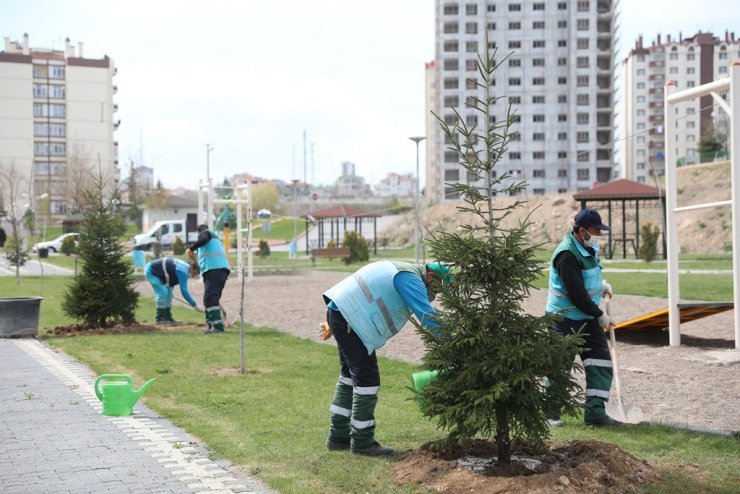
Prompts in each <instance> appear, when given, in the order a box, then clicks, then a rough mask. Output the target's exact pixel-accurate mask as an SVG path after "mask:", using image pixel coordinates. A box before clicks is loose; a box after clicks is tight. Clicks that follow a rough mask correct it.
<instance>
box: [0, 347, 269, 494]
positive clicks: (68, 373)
mask: <svg viewBox="0 0 740 494" xmlns="http://www.w3.org/2000/svg"><path fill="white" fill-rule="evenodd" d="M95 378H96V376H95V375H94V374H93V373H92V372H91V371H90V370H89V369H88V368H87V367H85V366H83V365H81V364H80V363H78V362H77V361H75V360H74V359H72V358H70V357H68V356H64V355H60V354H58V353H56V352H54V351H53V350H51V349H50V348H49V347H47V346H46V345H44V344H43V343H41V342H40V341H38V340H35V339H32V338H23V339H0V412H1V413H2V415H0V492H2V493H3V494H11V493H12V494H15V493H22V494H26V493H28V494H31V493H32V494H38V493H54V494H58V493H74V494H77V493H93V492H94V493H101V492H105V493H178V494H179V493H197V492H208V493H237V492H241V493H255V494H270V493H272V492H273V491H271V490H269V489H268V488H266V487H265V486H264V485H262V484H261V483H260V482H259V481H257V480H255V479H253V478H250V477H248V476H247V475H245V474H243V473H239V472H237V471H236V469H234V468H233V467H231V466H230V465H229V464H228V463H227V462H224V461H219V462H214V461H211V460H210V459H209V458H208V452H207V451H206V450H205V448H204V447H202V446H201V445H200V444H199V442H198V440H197V439H195V438H194V437H193V436H191V435H189V434H188V433H187V432H185V431H184V430H182V429H180V428H178V427H175V426H174V425H173V424H171V423H169V422H168V421H166V420H165V419H163V418H162V417H160V416H159V415H157V414H156V413H154V412H153V411H151V410H150V409H148V408H146V407H145V406H143V405H141V404H137V405H136V407H135V408H134V414H133V415H131V416H127V417H106V416H103V415H102V414H101V409H102V406H101V403H100V402H99V401H98V399H97V397H96V396H95V392H94V390H93V385H94V382H95ZM135 384H136V386H137V387H138V386H140V385H141V384H142V383H135ZM155 385H156V384H155Z"/></svg>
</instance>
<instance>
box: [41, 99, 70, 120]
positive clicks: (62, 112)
mask: <svg viewBox="0 0 740 494" xmlns="http://www.w3.org/2000/svg"><path fill="white" fill-rule="evenodd" d="M33 116H34V117H54V118H64V117H65V116H66V107H65V105H63V104H61V103H51V104H46V103H34V104H33Z"/></svg>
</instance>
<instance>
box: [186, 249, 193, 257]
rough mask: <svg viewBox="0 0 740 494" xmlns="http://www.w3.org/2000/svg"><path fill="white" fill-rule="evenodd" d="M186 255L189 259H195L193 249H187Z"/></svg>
mask: <svg viewBox="0 0 740 494" xmlns="http://www.w3.org/2000/svg"><path fill="white" fill-rule="evenodd" d="M187 253H188V257H189V258H190V259H195V252H194V251H193V249H188V250H187Z"/></svg>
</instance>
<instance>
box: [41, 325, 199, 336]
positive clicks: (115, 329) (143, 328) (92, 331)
mask: <svg viewBox="0 0 740 494" xmlns="http://www.w3.org/2000/svg"><path fill="white" fill-rule="evenodd" d="M185 326H186V325H184V324H177V325H172V326H152V325H150V324H140V323H134V324H114V325H112V326H109V327H107V328H101V327H99V326H91V325H88V324H70V325H68V326H57V327H55V328H52V329H47V330H46V334H47V335H54V336H88V335H101V334H127V333H154V332H166V331H168V330H171V329H174V328H178V329H182V328H183V327H185Z"/></svg>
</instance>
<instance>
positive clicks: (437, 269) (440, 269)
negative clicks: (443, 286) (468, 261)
mask: <svg viewBox="0 0 740 494" xmlns="http://www.w3.org/2000/svg"><path fill="white" fill-rule="evenodd" d="M426 267H427V269H428V270H429V271H431V272H433V273H434V274H436V275H437V276H438V277H439V279H440V280H442V283H449V282H450V281H452V273H450V267H449V266H445V265H444V264H441V263H438V262H430V263H428V264H427V266H426Z"/></svg>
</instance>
